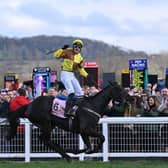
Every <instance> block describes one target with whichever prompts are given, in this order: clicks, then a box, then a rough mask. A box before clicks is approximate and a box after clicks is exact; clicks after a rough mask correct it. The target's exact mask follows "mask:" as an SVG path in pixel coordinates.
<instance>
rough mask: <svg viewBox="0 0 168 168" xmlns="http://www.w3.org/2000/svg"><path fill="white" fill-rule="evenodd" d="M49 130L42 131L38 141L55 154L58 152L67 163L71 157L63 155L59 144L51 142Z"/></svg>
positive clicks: (63, 152)
mask: <svg viewBox="0 0 168 168" xmlns="http://www.w3.org/2000/svg"><path fill="white" fill-rule="evenodd" d="M50 133H51V129H43V130H42V134H41V137H40V139H41V140H42V141H43V142H44V145H46V146H47V147H49V148H50V149H52V150H54V151H55V152H58V153H59V154H60V155H61V156H62V157H63V158H65V159H66V160H67V161H71V157H70V156H69V155H68V154H66V153H65V151H64V150H63V148H61V146H60V145H59V144H56V143H53V142H52V141H51V135H50Z"/></svg>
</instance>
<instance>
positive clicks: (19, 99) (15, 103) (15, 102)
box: [9, 88, 30, 111]
mask: <svg viewBox="0 0 168 168" xmlns="http://www.w3.org/2000/svg"><path fill="white" fill-rule="evenodd" d="M17 93H18V95H17V96H16V97H15V98H14V99H12V100H11V101H10V105H9V109H10V111H15V110H17V109H18V108H20V107H22V106H24V105H27V104H29V103H30V101H29V100H28V99H27V94H26V90H25V89H23V88H19V89H18V90H17Z"/></svg>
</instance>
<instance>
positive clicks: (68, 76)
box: [60, 71, 83, 96]
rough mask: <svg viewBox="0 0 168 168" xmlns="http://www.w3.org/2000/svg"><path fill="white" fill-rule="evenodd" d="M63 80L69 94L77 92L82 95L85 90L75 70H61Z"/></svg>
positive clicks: (77, 94) (76, 93)
mask: <svg viewBox="0 0 168 168" xmlns="http://www.w3.org/2000/svg"><path fill="white" fill-rule="evenodd" d="M60 77H61V82H62V83H63V84H64V86H65V88H66V90H67V93H68V95H69V94H71V93H75V95H76V96H82V95H83V90H82V88H81V86H80V83H79V81H78V80H77V79H76V77H75V75H74V72H68V71H61V75H60Z"/></svg>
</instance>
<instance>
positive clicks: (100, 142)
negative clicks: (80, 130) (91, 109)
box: [85, 129, 105, 153]
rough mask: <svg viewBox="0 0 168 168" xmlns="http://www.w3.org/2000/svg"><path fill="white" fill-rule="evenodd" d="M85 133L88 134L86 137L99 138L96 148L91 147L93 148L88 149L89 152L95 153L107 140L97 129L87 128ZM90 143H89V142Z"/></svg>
mask: <svg viewBox="0 0 168 168" xmlns="http://www.w3.org/2000/svg"><path fill="white" fill-rule="evenodd" d="M85 135H87V136H86V137H89V136H90V137H95V138H98V144H97V146H96V147H95V148H94V149H92V147H91V148H89V149H91V150H88V151H86V152H87V153H95V152H97V151H98V150H99V149H101V148H102V145H103V142H104V141H105V137H104V135H103V134H101V133H98V132H97V131H96V130H95V129H86V130H85ZM89 143H90V142H89ZM89 143H88V144H89ZM90 145H91V143H90Z"/></svg>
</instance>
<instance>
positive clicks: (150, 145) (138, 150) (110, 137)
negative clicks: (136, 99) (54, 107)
mask: <svg viewBox="0 0 168 168" xmlns="http://www.w3.org/2000/svg"><path fill="white" fill-rule="evenodd" d="M21 124H22V125H23V126H24V129H23V130H22V131H19V130H18V132H17V136H16V137H15V138H14V139H13V140H11V141H7V140H6V138H5V136H6V134H7V131H8V128H9V125H8V123H7V122H6V120H5V119H2V118H1V119H0V158H7V159H9V158H23V159H24V160H25V162H30V160H31V158H60V155H59V154H58V153H55V152H54V151H52V150H49V149H48V148H47V147H45V146H44V145H43V143H42V142H40V141H39V139H38V137H39V135H40V130H39V128H37V127H35V126H34V125H32V124H31V123H30V122H29V121H28V120H27V119H21ZM97 129H98V131H102V133H103V134H104V136H105V142H104V144H103V147H102V149H101V150H99V151H98V152H97V153H94V154H83V153H82V154H79V155H73V154H70V156H72V157H74V158H77V159H79V160H81V161H82V160H85V159H99V160H103V161H109V160H110V159H113V158H115V157H120V158H121V157H168V117H159V118H158V117H152V118H151V117H148V118H144V117H115V118H102V119H100V122H99V125H98V127H97ZM51 136H52V140H53V141H54V142H56V143H59V144H60V145H61V146H62V147H63V148H64V149H74V150H75V149H79V148H80V149H81V148H83V147H84V144H83V141H82V139H81V137H80V136H79V135H78V134H73V133H70V132H66V131H64V130H61V129H59V128H55V129H54V130H53V131H52V133H51ZM91 142H92V145H96V144H97V139H95V138H91Z"/></svg>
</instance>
